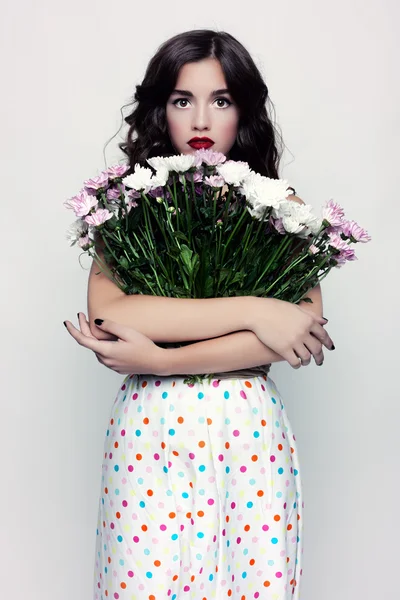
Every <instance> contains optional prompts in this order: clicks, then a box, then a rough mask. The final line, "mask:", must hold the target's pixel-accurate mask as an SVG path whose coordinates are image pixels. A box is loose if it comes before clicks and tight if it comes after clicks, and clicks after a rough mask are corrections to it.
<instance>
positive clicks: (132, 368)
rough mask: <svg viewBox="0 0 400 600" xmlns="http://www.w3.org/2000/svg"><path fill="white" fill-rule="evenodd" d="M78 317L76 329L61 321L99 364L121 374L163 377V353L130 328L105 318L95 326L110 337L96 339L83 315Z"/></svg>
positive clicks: (147, 339)
mask: <svg viewBox="0 0 400 600" xmlns="http://www.w3.org/2000/svg"><path fill="white" fill-rule="evenodd" d="M79 315H80V318H79V325H80V330H79V329H77V328H76V327H74V325H73V324H72V323H71V322H70V321H64V324H65V327H66V328H67V330H68V333H69V334H70V335H71V336H72V337H73V338H74V339H75V340H76V341H77V342H78V344H79V345H80V346H84V347H85V348H88V349H89V350H92V351H93V352H94V353H95V354H96V357H97V360H98V361H99V362H100V363H101V364H103V365H105V366H106V367H108V368H109V369H112V370H113V371H116V372H117V373H120V374H121V375H123V374H131V373H134V374H142V373H143V374H148V373H153V374H154V375H162V374H163V373H162V371H163V359H164V357H165V352H166V350H164V349H163V348H160V347H159V346H157V345H156V344H155V343H154V342H153V341H152V340H151V339H150V338H148V337H146V336H145V335H143V334H142V333H140V332H139V331H136V330H135V329H132V328H131V327H126V326H125V325H120V324H118V323H115V322H114V321H110V320H109V319H105V320H103V323H102V324H101V325H98V327H100V328H101V329H102V331H106V332H108V333H109V334H111V335H110V340H98V339H97V338H96V337H95V336H94V335H93V334H92V332H91V331H90V327H89V323H88V321H87V319H86V317H85V315H84V314H83V313H79ZM112 338H114V341H112Z"/></svg>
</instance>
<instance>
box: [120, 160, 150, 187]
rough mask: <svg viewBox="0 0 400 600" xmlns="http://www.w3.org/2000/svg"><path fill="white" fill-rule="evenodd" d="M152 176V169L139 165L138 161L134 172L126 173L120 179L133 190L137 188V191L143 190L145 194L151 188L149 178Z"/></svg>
mask: <svg viewBox="0 0 400 600" xmlns="http://www.w3.org/2000/svg"><path fill="white" fill-rule="evenodd" d="M152 176H153V171H152V170H151V169H147V168H146V167H141V166H140V165H139V164H138V163H137V164H136V165H135V172H134V173H132V175H127V176H126V177H124V178H123V179H122V181H123V183H124V184H125V185H126V186H127V187H129V188H132V189H133V190H137V191H138V192H139V191H141V190H143V192H144V193H145V194H147V192H148V191H149V189H150V188H151V185H152V183H151V178H152Z"/></svg>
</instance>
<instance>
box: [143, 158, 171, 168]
mask: <svg viewBox="0 0 400 600" xmlns="http://www.w3.org/2000/svg"><path fill="white" fill-rule="evenodd" d="M146 162H147V163H148V164H149V165H150V166H151V167H153V169H155V170H156V171H158V170H159V169H161V168H162V167H164V168H167V169H169V165H168V162H167V157H166V156H153V158H147V159H146Z"/></svg>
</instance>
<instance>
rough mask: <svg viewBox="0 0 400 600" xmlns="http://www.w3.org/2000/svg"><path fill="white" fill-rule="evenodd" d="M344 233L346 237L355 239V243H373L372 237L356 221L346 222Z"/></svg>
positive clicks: (343, 227) (343, 228)
mask: <svg viewBox="0 0 400 600" xmlns="http://www.w3.org/2000/svg"><path fill="white" fill-rule="evenodd" d="M342 231H343V233H344V235H345V236H346V237H348V238H353V240H354V241H355V242H362V243H366V242H370V241H371V236H370V235H368V233H367V231H366V230H365V229H363V228H362V227H360V225H358V223H356V222H355V221H345V222H344V223H343V226H342Z"/></svg>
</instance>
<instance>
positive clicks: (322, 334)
mask: <svg viewBox="0 0 400 600" xmlns="http://www.w3.org/2000/svg"><path fill="white" fill-rule="evenodd" d="M310 333H312V334H313V335H315V337H316V338H317V339H318V340H319V341H320V342H321V343H322V344H323V345H324V346H325V347H326V348H328V350H334V349H335V346H334V344H333V341H332V340H331V338H330V337H329V335H328V332H327V331H326V330H325V329H324V328H323V327H322V326H321V325H318V323H315V324H314V325H313V326H312V327H311V329H310Z"/></svg>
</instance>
